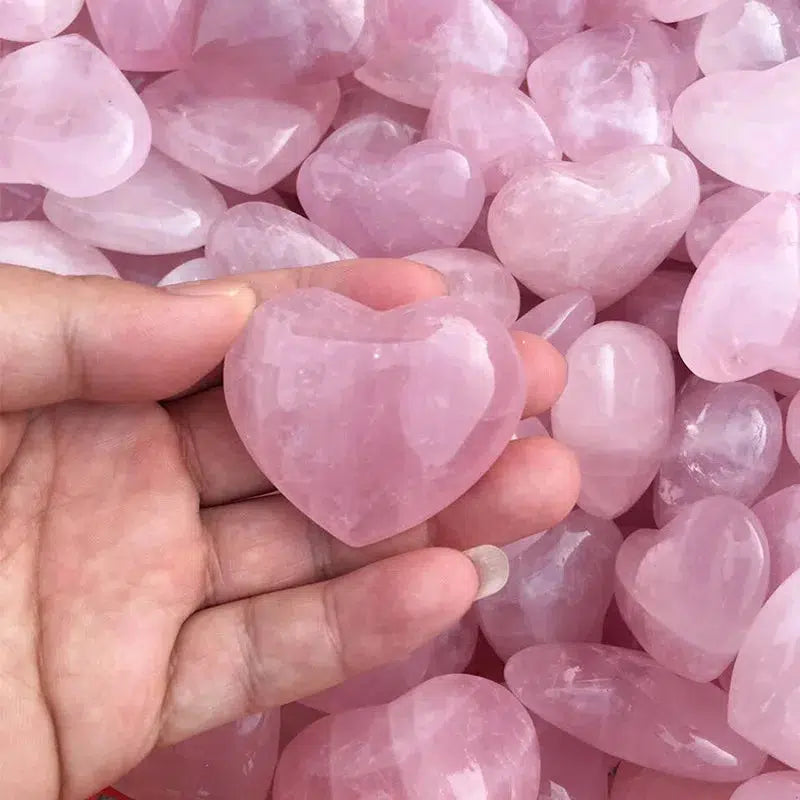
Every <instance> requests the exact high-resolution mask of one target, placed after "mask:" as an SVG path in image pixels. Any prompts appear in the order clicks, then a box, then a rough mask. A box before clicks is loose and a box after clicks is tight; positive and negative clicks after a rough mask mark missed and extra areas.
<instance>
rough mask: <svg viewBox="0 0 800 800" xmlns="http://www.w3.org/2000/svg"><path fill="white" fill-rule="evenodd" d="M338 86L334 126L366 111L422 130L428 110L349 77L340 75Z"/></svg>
mask: <svg viewBox="0 0 800 800" xmlns="http://www.w3.org/2000/svg"><path fill="white" fill-rule="evenodd" d="M339 86H340V87H341V89H342V99H341V102H340V103H339V109H338V110H337V112H336V116H335V117H334V118H333V123H332V126H333V127H334V128H341V127H342V126H343V125H347V123H348V122H352V121H353V120H354V119H358V118H359V117H366V116H367V115H368V114H378V115H379V116H381V117H388V118H389V119H392V120H394V121H395V122H399V123H400V124H401V125H408V126H409V127H411V128H414V129H415V130H417V131H419V132H420V133H422V129H423V128H424V127H425V121H426V120H427V119H428V110H427V109H425V108H418V107H417V106H410V105H407V104H406V103H401V102H399V101H398V100H392V98H391V97H386V95H383V94H380V93H378V92H376V91H375V90H374V89H370V88H369V86H365V85H364V84H363V83H361V81H358V80H356V79H355V78H353V77H352V76H344V77H343V78H341V79H340V80H339Z"/></svg>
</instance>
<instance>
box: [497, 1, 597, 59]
mask: <svg viewBox="0 0 800 800" xmlns="http://www.w3.org/2000/svg"><path fill="white" fill-rule="evenodd" d="M495 3H496V4H497V5H498V6H500V8H501V9H503V11H505V12H506V14H508V16H509V17H511V19H513V20H514V22H516V23H517V25H519V27H520V28H522V30H523V32H524V33H525V35H526V36H527V37H528V45H529V48H530V53H531V56H532V57H533V56H536V55H538V54H539V53H543V52H544V51H545V50H549V49H550V48H551V47H553V45H556V44H558V43H559V42H561V41H563V40H564V39H566V38H567V37H568V36H572V34H573V33H577V32H578V31H579V30H581V28H583V22H584V18H585V16H586V7H587V4H589V0H559V2H555V3H554V2H553V0H495Z"/></svg>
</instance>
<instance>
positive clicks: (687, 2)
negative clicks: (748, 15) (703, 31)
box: [644, 0, 725, 22]
mask: <svg viewBox="0 0 800 800" xmlns="http://www.w3.org/2000/svg"><path fill="white" fill-rule="evenodd" d="M724 2H725V0H644V8H645V9H647V11H649V12H650V13H651V14H652V15H653V16H654V17H655V18H656V19H660V20H661V21H662V22H678V21H679V20H683V19H691V18H692V17H699V16H700V15H701V14H706V13H707V12H709V11H711V10H712V9H714V8H716V7H717V6H720V5H722V3H724Z"/></svg>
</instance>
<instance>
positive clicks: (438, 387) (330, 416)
mask: <svg viewBox="0 0 800 800" xmlns="http://www.w3.org/2000/svg"><path fill="white" fill-rule="evenodd" d="M524 395H525V388H524V381H523V375H522V367H521V364H520V361H519V357H518V355H517V352H516V349H515V347H514V344H513V342H512V340H511V337H510V335H509V334H508V332H507V331H506V329H505V328H504V326H503V325H502V323H501V322H500V321H499V320H497V319H495V318H494V317H492V316H491V315H489V314H486V313H485V312H483V311H481V310H480V309H478V308H476V307H475V306H474V305H472V304H470V303H465V302H463V301H460V300H456V299H454V298H450V297H442V298H437V299H434V300H429V301H427V302H424V303H420V304H417V305H412V306H406V307H403V308H398V309H394V310H392V311H385V312H376V311H373V310H371V309H368V308H366V307H365V306H362V305H359V304H358V303H355V302H354V301H352V300H349V299H347V298H345V297H341V296H339V295H335V294H331V293H330V292H326V291H323V290H319V289H309V290H303V291H298V292H295V293H292V294H290V295H287V296H285V297H281V298H278V299H275V300H272V301H270V302H267V303H264V304H263V305H261V306H260V307H259V308H258V309H256V311H255V313H254V314H253V316H252V318H251V320H250V322H249V324H248V326H247V328H246V329H245V331H244V333H243V334H242V335H241V336H240V338H239V339H238V340H237V342H236V343H235V344H234V346H233V348H232V349H231V351H230V352H229V354H228V357H227V359H226V361H225V396H226V400H227V403H228V409H229V411H230V414H231V418H232V420H233V423H234V425H235V426H236V429H237V431H238V433H239V435H240V436H241V438H242V441H243V442H244V444H245V446H246V447H247V449H248V450H249V452H250V454H251V455H252V456H253V459H254V460H255V462H256V463H257V464H258V465H259V467H260V468H261V469H262V470H263V471H264V474H265V475H267V477H269V478H270V480H271V481H272V482H273V483H274V485H275V486H276V487H277V488H278V489H279V490H280V491H281V492H282V493H283V494H284V495H285V496H286V498H287V499H288V500H290V501H291V502H292V503H294V504H295V505H296V506H297V507H298V508H299V509H300V510H301V511H303V512H304V513H305V514H307V515H308V516H309V517H310V518H311V519H312V520H314V521H315V522H317V523H318V524H319V525H321V526H322V527H323V528H325V529H326V530H327V531H329V532H330V533H332V534H333V535H334V536H336V537H337V538H339V539H341V540H342V541H344V542H346V543H347V544H350V545H353V546H361V545H366V544H370V543H372V542H376V541H379V540H381V539H385V538H387V537H389V536H393V535H394V534H397V533H400V532H401V531H404V530H406V529H408V528H411V527H412V526H414V525H416V524H418V523H421V522H423V521H424V520H426V519H428V518H430V517H431V516H433V515H434V514H436V513H437V512H439V511H441V510H442V509H443V508H445V507H446V506H447V505H449V504H450V503H451V502H452V501H453V500H455V499H456V498H457V497H459V496H460V495H461V494H463V493H464V492H465V491H466V490H467V489H468V488H469V487H470V486H472V485H473V484H474V483H475V482H476V481H477V480H478V479H479V478H480V477H481V476H482V475H483V474H484V473H485V472H486V471H487V470H488V468H489V467H490V466H491V465H492V463H493V462H494V461H495V460H496V459H497V457H498V456H499V455H500V453H501V452H502V451H503V449H504V448H505V446H506V445H507V444H508V442H509V440H510V439H511V436H512V434H513V433H514V429H515V427H516V425H517V423H518V422H519V419H520V416H521V413H522V407H523V402H524Z"/></svg>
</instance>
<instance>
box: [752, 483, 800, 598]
mask: <svg viewBox="0 0 800 800" xmlns="http://www.w3.org/2000/svg"><path fill="white" fill-rule="evenodd" d="M753 513H754V514H755V515H756V516H757V517H758V519H759V521H760V522H761V525H762V527H763V529H764V535H765V536H766V538H767V542H768V543H769V564H770V577H769V591H768V594H772V593H773V592H774V591H775V590H776V589H777V588H778V587H779V586H780V585H781V584H782V583H783V582H784V581H785V580H786V579H787V578H788V577H789V576H790V575H792V574H793V573H794V572H796V571H797V570H798V569H800V486H787V487H786V488H785V489H781V490H780V491H777V492H775V494H771V495H769V496H768V497H765V498H764V499H763V500H761V501H759V502H758V503H756V504H755V505H754V506H753Z"/></svg>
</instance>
